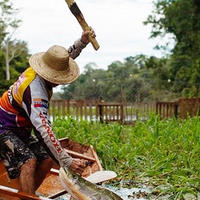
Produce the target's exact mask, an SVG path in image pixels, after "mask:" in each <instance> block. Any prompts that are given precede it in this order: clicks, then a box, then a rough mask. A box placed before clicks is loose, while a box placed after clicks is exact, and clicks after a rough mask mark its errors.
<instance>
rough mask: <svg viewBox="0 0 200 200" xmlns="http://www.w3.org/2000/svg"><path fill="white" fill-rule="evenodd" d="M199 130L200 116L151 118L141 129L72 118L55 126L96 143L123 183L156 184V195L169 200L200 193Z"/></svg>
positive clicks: (108, 166)
mask: <svg viewBox="0 0 200 200" xmlns="http://www.w3.org/2000/svg"><path fill="white" fill-rule="evenodd" d="M199 131H200V118H199V117H196V118H188V119H186V120H178V119H170V120H167V121H166V120H160V119H159V118H158V117H157V116H151V117H150V118H149V119H148V120H147V121H146V122H143V121H137V123H136V124H135V126H122V125H120V124H109V125H106V124H99V123H93V122H90V123H89V122H86V121H81V122H78V121H75V120H73V119H72V118H68V119H67V120H64V119H59V118H58V119H57V120H56V121H55V122H54V132H55V133H56V134H57V137H60V138H61V137H66V136H67V137H69V138H71V139H72V140H75V141H78V142H81V143H85V144H91V145H93V146H94V148H95V149H96V151H97V154H98V156H99V158H100V159H101V161H102V163H103V167H104V169H107V170H108V169H109V170H114V171H116V172H117V174H118V180H121V179H122V180H132V184H131V187H133V185H134V184H136V183H144V184H148V185H152V186H153V192H152V193H156V194H157V195H162V194H163V195H164V194H169V197H168V198H167V199H181V196H182V195H183V194H185V193H193V194H195V195H197V193H198V192H199V188H200V160H199V151H200V146H199V142H200V136H199ZM116 181H117V180H116ZM150 199H151V198H150Z"/></svg>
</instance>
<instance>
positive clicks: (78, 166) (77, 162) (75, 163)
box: [70, 158, 87, 174]
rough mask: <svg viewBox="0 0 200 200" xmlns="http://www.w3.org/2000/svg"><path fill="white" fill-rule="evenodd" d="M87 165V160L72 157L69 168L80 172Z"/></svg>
mask: <svg viewBox="0 0 200 200" xmlns="http://www.w3.org/2000/svg"><path fill="white" fill-rule="evenodd" d="M85 167H87V161H85V160H81V159H77V158H73V160H72V164H71V165H70V169H71V170H72V171H74V172H76V173H78V174H82V172H83V170H84V169H85Z"/></svg>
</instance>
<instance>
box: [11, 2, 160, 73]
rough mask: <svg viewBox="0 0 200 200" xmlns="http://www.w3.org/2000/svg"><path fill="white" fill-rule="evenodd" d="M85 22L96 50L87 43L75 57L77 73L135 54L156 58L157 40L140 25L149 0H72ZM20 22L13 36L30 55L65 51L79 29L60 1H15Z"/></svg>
mask: <svg viewBox="0 0 200 200" xmlns="http://www.w3.org/2000/svg"><path fill="white" fill-rule="evenodd" d="M76 3H77V5H78V6H79V8H80V10H81V11H82V13H83V15H84V17H85V19H86V21H87V23H88V24H89V25H90V26H92V27H93V29H94V30H95V33H96V35H97V36H96V39H97V41H98V42H99V44H100V49H99V50H98V51H95V50H94V49H93V47H92V45H91V44H89V45H88V46H87V47H86V48H85V49H84V50H83V51H82V53H81V55H80V56H79V57H78V58H76V62H77V64H78V65H79V67H80V71H81V72H83V71H84V66H85V65H86V64H88V63H96V65H97V67H98V68H103V69H106V68H107V66H108V65H109V64H111V63H112V62H114V61H117V60H119V61H122V62H123V61H124V59H125V58H126V57H129V56H135V55H138V54H145V55H155V56H159V52H158V51H157V50H154V49H153V48H154V46H155V45H156V44H157V43H158V40H152V39H149V36H150V32H151V26H145V25H144V24H143V22H144V21H145V20H146V19H147V17H148V15H149V14H151V12H152V10H153V4H152V0H76ZM14 5H15V7H17V8H19V9H20V12H19V14H18V16H17V17H18V18H20V19H21V20H22V23H21V26H20V27H19V29H18V30H17V32H16V37H17V38H19V39H22V40H25V41H26V42H27V43H28V48H29V49H30V53H32V54H34V53H37V52H43V51H46V50H47V49H48V48H49V47H50V46H52V45H55V44H57V45H61V46H64V47H66V48H68V47H69V46H70V45H72V44H73V42H74V41H75V40H77V39H78V38H80V36H81V34H82V29H81V27H80V25H79V23H78V21H77V20H76V18H75V17H74V16H73V15H72V13H71V12H70V10H69V9H68V7H67V4H66V2H65V1H64V0H34V1H26V0H15V1H14Z"/></svg>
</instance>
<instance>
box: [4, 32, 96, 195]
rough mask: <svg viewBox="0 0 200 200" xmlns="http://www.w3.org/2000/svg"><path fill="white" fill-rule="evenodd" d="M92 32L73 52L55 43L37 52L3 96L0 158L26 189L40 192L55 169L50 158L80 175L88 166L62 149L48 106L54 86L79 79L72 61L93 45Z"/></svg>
mask: <svg viewBox="0 0 200 200" xmlns="http://www.w3.org/2000/svg"><path fill="white" fill-rule="evenodd" d="M89 35H91V36H92V37H95V33H94V31H93V30H92V29H90V30H89V31H86V32H84V33H83V34H82V36H81V39H79V40H77V41H76V42H75V43H74V45H73V46H71V47H70V48H69V49H68V50H66V49H65V48H64V47H61V46H56V45H55V46H53V47H51V48H49V49H48V51H46V52H42V53H37V54H34V55H32V56H31V57H30V59H29V64H30V67H29V68H27V69H26V70H25V71H24V73H22V75H21V76H20V77H19V79H18V80H17V81H16V82H15V83H14V84H13V85H12V86H11V87H10V88H9V90H8V91H6V92H5V93H4V94H3V96H2V97H1V99H0V158H1V159H2V160H3V162H4V164H5V167H6V169H7V172H8V175H9V177H10V178H11V179H15V178H19V184H20V190H21V191H23V192H27V193H30V194H34V193H35V191H36V189H37V188H38V186H39V185H40V184H41V182H42V181H43V179H44V178H45V176H46V174H47V173H48V171H49V170H50V168H51V167H52V164H53V161H52V159H51V158H53V160H55V161H56V162H57V163H58V164H59V165H60V166H66V167H69V168H71V169H72V170H74V171H75V172H77V173H81V172H82V170H83V168H84V167H85V165H86V163H85V161H83V160H79V159H72V158H71V157H70V156H69V155H68V154H67V153H66V151H65V150H64V149H62V148H61V146H60V143H59V142H58V140H57V139H56V137H55V135H54V133H53V131H52V128H51V124H50V122H49V120H48V118H49V116H48V107H49V101H50V98H51V95H52V88H53V87H55V86H57V85H59V84H69V83H71V82H73V81H75V80H76V79H77V78H78V76H79V68H78V66H77V64H76V63H75V61H74V60H73V59H75V58H76V57H77V56H78V55H79V54H80V52H81V50H82V49H83V48H85V47H86V45H87V44H88V43H89V40H88V36H89ZM32 130H34V134H35V136H36V137H37V140H36V139H35V137H33V136H32V134H31V132H32ZM69 131H70V130H69ZM50 157H51V158H50Z"/></svg>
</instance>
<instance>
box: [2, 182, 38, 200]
mask: <svg viewBox="0 0 200 200" xmlns="http://www.w3.org/2000/svg"><path fill="white" fill-rule="evenodd" d="M0 193H1V194H6V195H9V196H11V197H18V198H20V199H26V200H41V199H40V198H39V197H38V196H36V195H31V194H27V193H24V192H19V190H17V189H13V188H10V187H5V186H2V185H0Z"/></svg>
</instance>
